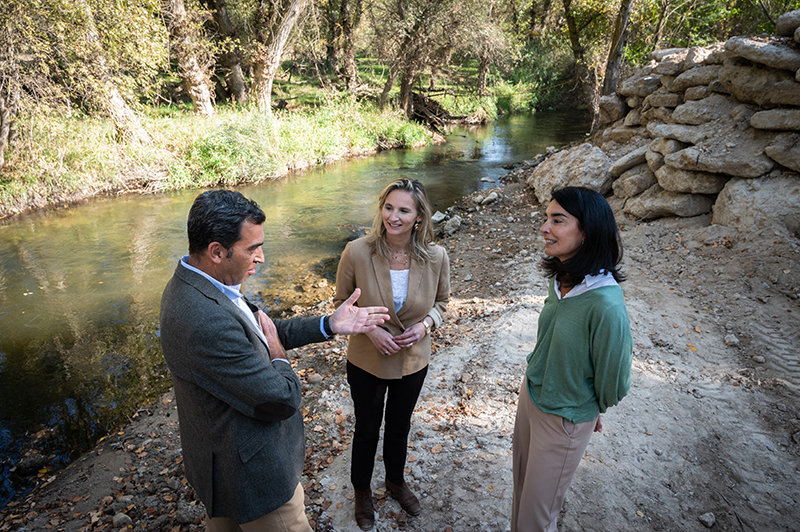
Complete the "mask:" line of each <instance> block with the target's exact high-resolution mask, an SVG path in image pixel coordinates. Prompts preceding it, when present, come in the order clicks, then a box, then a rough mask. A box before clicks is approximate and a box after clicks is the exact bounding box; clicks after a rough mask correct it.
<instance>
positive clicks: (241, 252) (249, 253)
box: [217, 220, 264, 285]
mask: <svg viewBox="0 0 800 532" xmlns="http://www.w3.org/2000/svg"><path fill="white" fill-rule="evenodd" d="M263 244H264V226H263V225H259V224H254V223H252V222H250V221H247V220H245V221H244V223H243V224H242V230H241V233H240V238H239V240H237V241H236V243H234V244H233V245H232V246H231V247H230V249H228V255H229V256H224V257H222V262H221V263H220V264H219V266H218V268H217V271H218V273H219V280H220V281H221V282H223V283H225V284H227V285H237V284H242V283H243V282H244V281H245V280H246V279H247V278H248V277H250V276H251V275H253V274H254V273H256V264H261V263H262V262H264V251H263V250H262V249H261V246H262V245H263Z"/></svg>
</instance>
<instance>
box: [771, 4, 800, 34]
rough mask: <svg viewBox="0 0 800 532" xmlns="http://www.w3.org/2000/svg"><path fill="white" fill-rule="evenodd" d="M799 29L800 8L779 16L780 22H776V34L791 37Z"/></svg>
mask: <svg viewBox="0 0 800 532" xmlns="http://www.w3.org/2000/svg"><path fill="white" fill-rule="evenodd" d="M797 29H800V9H795V10H794V11H789V12H788V13H784V14H783V15H781V16H780V17H778V22H777V23H776V24H775V35H782V36H784V37H791V36H792V35H794V32H795V31H796V30H797Z"/></svg>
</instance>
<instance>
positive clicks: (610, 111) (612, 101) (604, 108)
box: [599, 94, 628, 125]
mask: <svg viewBox="0 0 800 532" xmlns="http://www.w3.org/2000/svg"><path fill="white" fill-rule="evenodd" d="M599 106H600V123H601V124H603V125H605V124H611V123H613V122H616V121H617V120H620V119H622V118H624V117H625V113H627V112H628V104H627V103H625V100H623V99H622V98H620V97H619V96H617V95H616V94H612V95H610V96H601V97H600V103H599Z"/></svg>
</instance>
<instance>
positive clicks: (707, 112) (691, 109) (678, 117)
mask: <svg viewBox="0 0 800 532" xmlns="http://www.w3.org/2000/svg"><path fill="white" fill-rule="evenodd" d="M736 105H737V102H736V101H734V100H732V99H731V98H729V97H727V96H723V95H722V94H712V95H711V96H709V97H708V98H705V99H703V100H690V101H688V102H686V103H684V104H683V105H680V106H678V107H677V108H676V109H675V111H673V113H672V122H674V123H677V124H687V125H692V126H697V125H700V124H705V123H707V122H711V121H713V120H722V119H726V118H728V117H729V116H730V114H731V111H732V110H733V109H734V107H736Z"/></svg>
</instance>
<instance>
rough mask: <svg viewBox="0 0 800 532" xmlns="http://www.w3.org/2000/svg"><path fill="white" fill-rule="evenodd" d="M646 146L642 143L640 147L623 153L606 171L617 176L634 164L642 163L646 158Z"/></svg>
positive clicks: (612, 175)
mask: <svg viewBox="0 0 800 532" xmlns="http://www.w3.org/2000/svg"><path fill="white" fill-rule="evenodd" d="M647 149H648V146H647V145H644V146H641V147H640V148H638V149H636V150H633V151H632V152H630V153H629V154H627V155H625V156H624V157H621V158H619V159H617V160H616V161H614V164H612V165H611V167H610V168H609V169H608V173H609V174H611V177H619V176H621V175H622V173H623V172H625V171H626V170H630V169H631V168H633V167H634V166H638V165H640V164H642V163H644V162H645V161H646V160H647V159H646V158H645V153H646V152H647Z"/></svg>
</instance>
